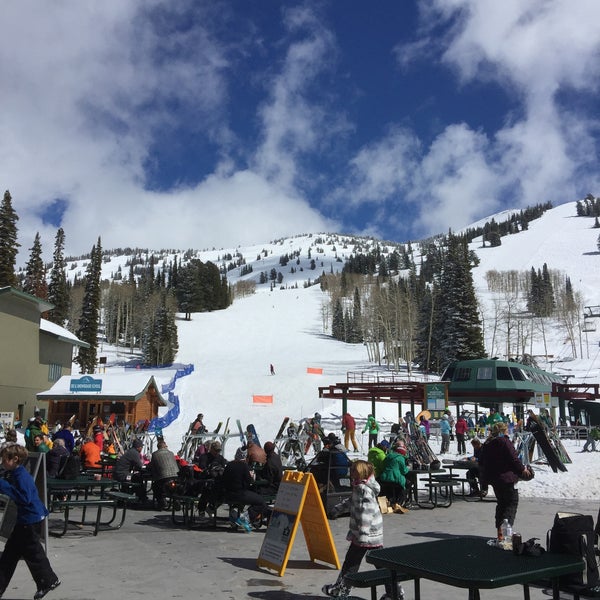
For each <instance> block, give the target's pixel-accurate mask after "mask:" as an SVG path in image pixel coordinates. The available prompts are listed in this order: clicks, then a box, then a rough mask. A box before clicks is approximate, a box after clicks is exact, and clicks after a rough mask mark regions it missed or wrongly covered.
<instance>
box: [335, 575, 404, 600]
mask: <svg viewBox="0 0 600 600" xmlns="http://www.w3.org/2000/svg"><path fill="white" fill-rule="evenodd" d="M411 579H413V577H412V576H411V575H406V574H405V573H396V581H410V580H411ZM344 581H345V582H346V583H347V584H348V586H349V587H357V588H371V600H377V586H379V585H385V584H386V583H390V584H391V583H392V574H391V572H390V570H389V569H370V570H369V571H359V572H358V573H350V574H349V575H346V576H345V577H344ZM351 597H352V596H349V598H351Z"/></svg>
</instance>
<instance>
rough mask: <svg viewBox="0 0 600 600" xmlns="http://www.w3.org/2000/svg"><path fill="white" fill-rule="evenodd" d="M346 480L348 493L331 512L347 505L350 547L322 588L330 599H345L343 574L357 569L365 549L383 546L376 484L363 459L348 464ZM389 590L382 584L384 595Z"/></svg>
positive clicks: (341, 510) (372, 472)
mask: <svg viewBox="0 0 600 600" xmlns="http://www.w3.org/2000/svg"><path fill="white" fill-rule="evenodd" d="M350 482H351V484H352V495H351V496H350V498H346V499H345V500H344V501H343V502H341V503H340V504H338V505H337V506H336V507H335V508H334V514H335V513H338V514H340V513H342V512H344V511H345V510H348V508H349V510H350V524H349V530H348V534H347V535H346V539H347V540H348V541H349V542H350V546H349V547H348V550H347V552H346V557H345V558H344V563H343V564H342V568H341V570H340V573H339V575H338V578H337V580H336V582H335V583H333V584H328V585H324V586H323V588H322V591H323V593H324V594H325V595H326V596H330V597H332V598H338V597H339V598H345V597H346V596H347V595H348V591H349V590H350V586H348V585H347V583H346V581H345V579H344V578H345V576H346V575H348V574H350V573H356V572H357V571H358V569H359V568H360V563H361V562H362V559H363V557H364V555H365V554H366V553H367V551H368V550H371V549H372V548H382V547H383V517H382V515H381V509H380V508H379V503H378V501H377V496H378V495H379V491H380V487H379V483H377V481H376V479H375V469H374V467H373V465H372V464H371V463H370V462H367V461H365V460H356V461H354V462H353V463H352V466H351V467H350ZM390 593H391V592H390V590H388V589H387V587H386V596H384V598H387V597H388V594H390ZM389 597H390V598H391V595H390V596H389ZM382 600H383V598H382Z"/></svg>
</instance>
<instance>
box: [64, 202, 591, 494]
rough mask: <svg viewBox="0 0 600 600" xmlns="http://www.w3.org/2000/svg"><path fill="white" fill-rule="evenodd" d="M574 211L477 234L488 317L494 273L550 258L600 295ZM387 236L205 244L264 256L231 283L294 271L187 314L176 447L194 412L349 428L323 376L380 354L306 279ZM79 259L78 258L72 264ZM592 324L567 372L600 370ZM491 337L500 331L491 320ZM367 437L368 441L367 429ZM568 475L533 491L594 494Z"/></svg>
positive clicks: (359, 405) (565, 208) (270, 424)
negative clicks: (344, 334) (523, 227)
mask: <svg viewBox="0 0 600 600" xmlns="http://www.w3.org/2000/svg"><path fill="white" fill-rule="evenodd" d="M574 215H575V205H574V203H571V204H566V205H562V206H560V207H557V208H555V209H552V210H550V211H548V212H547V213H545V214H544V215H543V216H542V217H541V218H540V219H538V220H536V221H532V222H531V223H530V226H529V227H530V228H529V230H528V231H524V232H521V233H519V234H516V235H512V236H507V237H503V238H502V245H501V246H499V247H495V248H490V247H486V248H482V247H481V242H480V241H479V242H478V241H477V240H475V241H474V242H473V243H472V244H471V247H472V248H473V249H474V250H475V251H476V252H477V254H478V256H479V257H480V260H481V263H480V265H479V266H478V267H477V268H476V269H475V271H474V281H475V284H476V288H477V293H478V295H479V297H480V299H481V301H482V308H483V312H484V314H485V315H486V322H488V321H487V319H489V318H491V317H490V315H491V314H492V313H493V311H494V299H493V298H492V296H491V295H490V294H489V292H488V291H487V285H486V282H485V273H486V272H487V271H488V270H494V269H495V270H508V269H518V270H523V271H526V270H529V269H530V268H531V267H535V268H536V269H537V268H541V267H542V265H543V263H544V262H546V263H547V264H548V267H549V268H550V269H558V270H561V271H564V272H565V274H568V275H569V276H570V278H571V280H572V282H573V285H574V287H575V289H576V290H580V291H581V293H582V295H583V298H584V303H585V304H586V305H589V304H596V303H600V297H598V296H597V295H596V294H597V290H599V289H600V287H599V283H600V281H599V277H600V274H599V269H598V268H597V265H596V262H597V261H599V260H600V256H598V255H597V252H596V250H597V248H596V238H597V237H598V236H597V231H596V230H594V229H592V228H591V227H592V225H593V219H586V218H582V217H575V216H574ZM376 244H379V245H380V246H381V247H384V248H385V249H386V251H392V250H393V248H395V247H400V246H394V245H392V244H383V243H381V242H378V241H377V240H358V239H356V238H350V237H344V236H334V235H331V236H326V235H325V234H323V235H321V236H318V235H313V236H310V235H306V236H297V237H294V238H290V239H286V240H280V241H275V242H270V243H265V244H258V245H255V246H252V247H247V248H235V249H229V250H228V249H221V250H207V251H201V252H198V253H197V254H196V256H197V257H199V258H200V259H201V260H203V261H206V260H212V261H214V262H215V263H216V264H223V263H224V262H228V260H229V259H228V258H224V257H226V256H227V257H228V256H229V254H231V256H232V257H235V256H236V255H237V256H238V258H239V257H240V256H241V257H242V258H243V260H244V261H245V264H246V265H252V267H253V270H252V273H251V274H250V275H246V276H242V275H241V274H240V270H241V268H240V267H236V268H235V269H232V270H230V271H228V278H229V281H230V282H231V283H235V282H236V281H237V280H239V279H240V278H242V277H248V276H249V277H252V278H254V279H255V280H257V277H258V274H259V273H260V272H261V271H269V270H270V269H272V268H275V269H277V270H282V271H285V276H284V279H283V281H282V285H281V286H280V285H276V286H271V285H270V284H263V285H257V287H256V293H255V294H253V295H251V296H248V297H244V298H236V300H235V301H234V303H233V305H232V306H231V307H230V308H228V309H227V310H222V311H214V312H210V313H209V312H207V313H196V314H194V315H193V316H192V320H191V321H184V320H183V319H181V320H179V321H178V330H179V352H178V356H177V361H178V363H181V364H192V365H193V366H194V371H193V373H191V374H190V375H187V376H185V377H182V378H180V379H178V380H177V382H176V385H175V389H174V393H175V394H176V395H177V396H178V398H179V402H180V407H181V413H180V416H179V418H178V419H177V420H176V421H175V422H174V423H172V424H171V425H169V426H168V427H166V428H165V430H164V435H165V438H166V440H167V442H168V444H169V446H170V447H171V448H172V449H173V450H175V451H177V450H178V449H179V447H180V445H181V440H182V437H183V435H184V433H185V431H187V428H188V425H189V423H190V422H191V421H193V419H194V418H195V416H196V414H197V413H199V412H202V413H203V414H204V415H205V418H204V422H205V424H206V425H207V426H208V427H209V428H210V429H212V428H214V427H215V426H216V425H217V423H218V422H219V421H223V422H225V421H226V420H227V419H228V418H229V419H230V428H231V430H232V433H235V432H236V426H235V420H236V419H240V420H241V421H242V423H243V424H244V425H246V424H248V423H254V424H255V426H256V428H257V430H258V433H259V436H260V438H261V442H264V441H267V440H268V439H272V438H273V436H274V434H275V432H276V431H277V429H278V428H279V425H280V423H281V420H282V419H283V417H285V416H289V417H290V418H291V419H292V420H294V421H296V422H297V421H298V420H300V419H301V418H306V417H310V416H312V415H313V414H314V412H315V411H318V412H319V413H321V415H322V416H323V424H324V428H325V430H326V431H338V430H339V415H340V412H341V406H340V405H339V403H336V402H333V401H329V400H327V401H325V400H322V399H319V397H318V387H319V386H325V385H331V384H334V383H337V382H343V381H346V375H347V372H348V371H356V370H371V369H377V368H378V367H377V366H375V365H373V364H370V363H369V362H368V357H367V353H366V348H365V346H363V345H362V344H344V343H341V342H338V341H335V340H333V339H332V338H331V337H330V336H329V322H328V321H329V319H328V318H325V317H324V308H323V307H324V305H325V304H326V303H327V302H328V296H327V295H326V294H324V293H322V292H321V290H320V288H319V286H312V285H311V286H309V287H305V283H306V282H307V281H308V280H309V279H310V280H311V281H312V282H314V279H315V278H316V277H318V276H319V275H320V274H321V273H322V272H323V271H325V272H327V273H328V272H330V271H331V270H333V271H334V272H336V271H337V270H341V268H342V266H343V261H344V260H345V259H346V258H347V257H348V256H349V255H350V254H351V253H352V251H353V250H354V249H355V248H357V247H360V248H361V250H362V251H363V252H368V251H369V249H370V248H372V247H375V245H376ZM309 249H310V255H311V257H312V258H313V259H315V260H316V263H317V265H318V266H317V267H316V268H315V269H314V270H311V269H310V260H311V259H309ZM296 251H298V252H299V256H298V258H299V259H300V262H299V264H296V262H295V261H296V260H297V259H296V258H294V259H291V260H290V262H289V264H288V265H287V267H285V268H283V267H281V265H280V263H279V259H280V256H282V255H284V254H286V253H288V254H291V253H293V252H296ZM174 255H175V253H170V254H164V255H162V256H161V257H160V261H159V266H160V265H161V264H163V262H164V261H167V262H168V260H172V257H173V256H174ZM188 255H189V251H188ZM181 256H183V253H182V254H181ZM127 260H128V257H124V256H120V257H112V258H110V260H108V261H107V262H105V264H104V270H103V274H104V276H106V277H110V276H111V273H113V274H114V273H115V272H117V269H118V267H119V266H121V270H122V272H123V275H124V276H125V275H126V274H127V271H126V267H125V263H126V262H127ZM233 260H235V259H234V258H233ZM83 262H84V261H78V265H77V267H76V268H77V269H79V268H83V266H82V263H83ZM164 264H167V263H164ZM292 264H293V266H295V267H296V270H295V272H294V273H291V272H290V269H291V266H292ZM74 270H75V269H73V268H72V267H71V272H72V271H74ZM488 324H489V322H488ZM484 326H486V323H484ZM561 335H562V337H561ZM587 335H588V344H589V354H590V356H591V358H589V359H588V358H587V357H586V350H587V348H586V349H584V352H583V356H584V358H583V359H582V358H577V359H575V360H571V361H569V362H564V363H554V364H553V365H549V366H550V367H554V369H555V370H559V368H562V369H563V370H564V371H563V372H565V373H566V372H569V373H570V374H574V375H576V377H581V378H584V377H586V376H587V377H591V376H596V373H598V369H599V368H600V362H599V361H597V360H596V359H597V357H598V351H597V347H598V341H599V337H598V336H599V334H598V333H591V334H587ZM534 337H535V341H534V346H535V349H534V352H533V353H534V354H538V355H539V354H542V353H543V350H542V348H543V342H542V336H541V335H537V334H536V335H535V336H534ZM545 337H546V343H547V345H548V354H551V355H553V356H554V357H556V358H558V357H562V358H567V356H566V355H565V340H564V339H563V338H564V332H563V333H561V332H560V328H557V330H556V331H554V330H553V329H552V328H549V329H548V330H547V331H545ZM486 339H487V340H488V341H489V332H488V329H487V326H486ZM592 349H593V350H592ZM102 354H105V355H107V356H108V368H109V369H123V368H124V367H123V365H124V364H125V363H127V362H128V361H129V360H131V359H132V358H134V357H132V356H131V355H130V354H129V353H128V352H123V350H121V351H119V353H117V352H115V351H114V349H111V348H108V347H103V348H102ZM569 358H570V357H569ZM270 364H273V365H274V368H275V375H270V373H269V365H270ZM309 367H312V368H319V369H322V370H323V371H322V374H320V375H315V374H312V373H309V372H307V368H309ZM567 369H568V370H567ZM152 372H153V374H154V375H155V376H156V377H157V380H158V381H159V382H161V383H163V384H167V383H168V382H169V381H171V380H172V378H173V375H174V371H173V370H172V369H166V370H153V371H152ZM255 394H256V395H266V396H272V397H273V403H272V404H254V403H253V401H252V399H253V395H255ZM370 408H371V407H370V403H366V402H350V403H349V410H350V412H351V413H352V414H353V415H355V416H356V417H357V419H358V422H359V427H360V428H362V424H363V423H364V421H365V419H366V417H367V415H368V414H369V412H370ZM377 411H378V413H377V414H378V417H379V419H380V420H381V421H382V422H383V423H384V428H383V429H384V431H388V430H389V429H388V427H389V425H390V424H391V423H392V422H395V421H396V419H397V408H396V407H395V406H393V405H388V404H383V405H382V406H378V408H377ZM164 412H165V409H162V412H161V414H163V413H164ZM359 431H360V429H359ZM359 439H360V436H359ZM362 442H363V444H364V445H365V448H366V435H365V436H364V437H363V439H362ZM238 443H239V441H238V440H237V438H234V439H232V440H230V441H229V443H228V445H227V447H226V456H227V457H231V456H232V455H233V453H234V452H235V448H236V446H237V445H238ZM435 449H436V450H437V448H435ZM577 457H578V464H581V465H585V464H587V463H585V462H582V461H585V460H587V459H588V458H589V457H592V458H593V455H577ZM580 457H581V458H580ZM570 471H571V472H573V473H575V472H578V468H577V469H576V467H575V466H572V467H570ZM556 477H557V476H556V475H553V474H549V475H548V478H549V479H547V478H545V477H544V474H543V473H541V474H539V476H538V477H536V480H535V483H534V484H531V485H529V486H528V490H529V492H528V493H531V494H539V495H549V496H552V497H556V496H559V495H566V496H565V497H582V495H581V494H584V495H585V493H586V492H584V491H583V487H585V486H582V485H581V481H579V480H578V479H576V478H575V479H569V481H572V483H569V484H567V483H566V482H565V481H566V480H565V481H563V482H562V484H561V486H562V487H561V490H560V491H559V490H557V489H556V479H555V478H556ZM565 477H566V476H563V479H565ZM588 488H589V485H588Z"/></svg>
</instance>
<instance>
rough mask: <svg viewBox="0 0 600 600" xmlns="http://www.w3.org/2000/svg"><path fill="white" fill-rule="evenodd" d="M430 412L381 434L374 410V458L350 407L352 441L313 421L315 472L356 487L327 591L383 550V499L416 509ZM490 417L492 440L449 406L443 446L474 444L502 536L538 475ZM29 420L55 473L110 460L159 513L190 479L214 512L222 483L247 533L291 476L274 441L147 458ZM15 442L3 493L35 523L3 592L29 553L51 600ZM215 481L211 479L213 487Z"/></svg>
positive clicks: (0, 485)
mask: <svg viewBox="0 0 600 600" xmlns="http://www.w3.org/2000/svg"><path fill="white" fill-rule="evenodd" d="M424 412H425V411H424ZM427 417H428V415H427V414H421V415H420V417H419V418H418V420H417V422H416V423H415V420H414V418H413V417H412V414H410V413H407V416H406V417H405V418H404V419H401V420H400V421H399V423H398V424H396V425H394V426H393V427H392V431H391V432H390V435H389V436H388V437H389V439H381V440H379V439H378V436H379V434H380V431H381V427H380V425H379V423H378V422H377V420H376V419H375V417H374V415H369V418H368V419H367V421H366V423H365V426H364V429H363V431H364V432H366V431H368V432H369V450H368V454H367V460H362V459H360V460H354V461H352V460H350V458H349V456H348V454H349V452H350V451H351V448H352V450H353V451H356V450H357V449H358V444H356V439H355V432H356V420H355V419H354V417H352V415H351V414H350V413H347V412H346V413H345V414H344V415H343V417H342V421H341V430H342V432H343V434H344V442H342V441H341V440H340V438H339V437H338V436H337V435H336V434H335V433H333V432H332V433H329V434H327V435H326V434H325V433H324V432H323V429H322V428H321V423H320V415H318V413H315V416H314V417H313V418H312V419H309V420H308V421H309V422H310V431H311V434H312V435H313V436H315V437H316V436H318V444H317V443H315V439H314V438H313V444H314V446H315V448H318V451H316V453H315V458H314V459H313V461H312V462H311V463H310V464H309V465H308V469H309V470H310V471H311V472H312V473H313V474H314V476H315V479H316V481H317V483H318V484H319V488H320V490H321V491H324V490H333V491H338V490H342V489H345V490H347V491H348V495H347V497H346V499H345V500H344V501H343V502H342V503H341V504H340V505H338V506H336V507H335V509H334V511H333V513H334V514H343V511H345V510H346V511H348V512H349V514H350V528H349V533H348V538H347V539H348V540H349V541H350V546H349V548H348V551H347V553H346V557H345V560H344V563H343V566H342V569H341V571H340V574H339V577H338V579H337V581H336V582H334V583H333V584H331V585H328V586H325V587H324V588H323V591H324V592H325V593H326V594H327V595H329V596H333V597H340V596H342V595H343V594H346V593H347V591H348V585H347V583H346V581H345V576H346V575H348V574H350V573H353V572H355V571H357V570H358V568H359V566H360V563H361V561H362V558H363V557H364V554H365V553H366V551H367V550H368V549H370V548H378V547H381V546H382V544H383V520H382V510H383V509H382V505H381V502H380V499H381V497H385V498H386V501H387V502H388V503H389V505H390V506H391V508H392V510H393V512H396V513H406V512H408V511H409V510H408V507H409V506H410V504H409V497H410V494H409V493H408V491H409V490H408V486H409V485H410V477H409V474H410V469H411V461H410V456H409V451H408V448H407V444H406V440H407V439H409V438H410V436H411V435H413V434H414V431H415V430H414V427H415V426H416V427H417V429H418V432H419V435H422V438H423V439H424V440H428V438H429V436H430V433H431V424H430V422H429V419H428V418H427ZM485 420H486V424H485V428H484V429H483V431H484V433H485V437H484V436H479V435H478V434H479V433H480V432H481V427H482V426H481V425H480V424H479V423H478V424H475V423H473V421H472V419H471V418H470V417H469V416H468V415H466V414H460V415H459V416H458V417H457V418H456V420H454V417H453V416H452V414H451V413H450V411H446V412H444V414H442V416H441V419H440V434H441V440H442V441H441V448H440V451H441V453H444V452H447V451H449V447H450V441H452V438H453V437H454V436H456V442H457V454H458V455H460V456H462V455H466V440H467V439H469V440H470V444H471V446H472V455H471V456H469V457H465V458H464V459H463V460H468V461H470V462H472V466H470V468H469V469H468V471H467V479H468V480H469V482H470V485H471V494H473V495H475V494H477V495H481V496H485V495H486V494H487V492H488V488H492V489H493V491H494V495H495V497H496V500H497V502H496V509H495V515H494V522H495V527H496V528H497V537H498V539H499V540H501V538H502V532H501V524H502V523H503V521H504V520H507V521H508V522H509V523H510V524H511V525H512V524H514V521H515V518H516V514H517V508H518V501H519V497H518V491H517V488H516V483H517V482H518V481H519V480H528V479H530V478H531V477H532V476H533V473H532V471H531V469H530V468H529V467H528V466H526V465H524V464H523V463H522V462H521V460H520V459H519V457H518V456H517V453H516V451H515V447H514V445H513V443H512V440H511V437H510V431H509V425H508V424H507V421H506V419H505V418H504V415H502V414H500V413H498V412H497V411H495V410H493V409H491V410H490V413H489V415H487V416H486V419H485ZM30 424H31V427H28V428H29V433H28V434H27V433H26V436H25V439H26V443H27V444H29V445H30V446H31V449H32V450H33V451H36V452H44V453H46V458H47V460H46V468H47V472H48V476H50V477H56V476H60V472H61V469H62V468H63V466H64V464H65V462H66V459H67V458H68V457H71V456H74V455H76V456H77V457H78V459H79V463H78V464H79V468H81V469H83V470H87V469H97V468H98V466H99V464H100V463H101V462H102V461H103V460H106V459H111V462H112V477H113V478H114V479H115V480H116V481H119V482H122V483H123V484H127V485H129V486H131V489H132V490H133V491H135V493H136V495H137V496H138V501H139V502H140V503H141V504H146V503H147V502H148V499H147V497H146V493H147V486H146V481H148V479H150V480H151V482H152V485H151V489H152V492H153V499H152V502H153V506H154V507H155V508H156V509H158V510H161V509H164V508H166V507H167V503H168V500H169V496H170V495H172V492H173V490H174V489H175V486H177V485H186V486H188V487H187V489H185V490H181V493H182V494H183V493H186V494H188V493H189V494H193V495H197V496H198V497H199V511H200V513H201V514H202V513H204V514H205V515H206V514H207V512H208V511H210V510H216V506H217V505H216V504H215V489H218V493H219V495H220V501H222V502H225V503H227V504H229V505H230V515H229V517H230V520H231V521H232V524H233V525H235V526H241V527H243V528H245V529H247V530H249V529H250V528H251V527H252V526H253V525H254V526H257V525H258V526H260V525H261V524H264V523H265V522H266V521H267V520H268V518H269V515H270V512H271V509H270V507H269V504H270V502H271V501H272V499H273V498H274V496H275V495H276V494H277V490H278V487H279V485H280V482H281V480H282V476H283V466H282V462H281V459H280V457H279V455H278V454H277V451H276V446H275V444H274V443H273V442H271V441H269V442H267V443H265V444H264V446H262V447H261V446H260V445H259V444H257V443H255V442H253V441H252V440H249V441H247V443H244V444H243V445H242V446H240V447H239V448H238V449H237V451H236V453H235V457H234V459H233V460H229V461H228V460H227V459H225V457H224V456H223V453H222V450H223V447H222V444H221V442H220V441H219V440H218V439H214V438H213V439H209V440H208V441H206V442H205V443H200V444H198V446H197V449H196V452H195V454H194V456H193V459H192V460H191V461H190V462H189V463H187V462H186V461H185V460H183V459H181V458H180V457H178V456H176V455H175V454H174V453H173V452H172V451H171V450H169V448H168V446H167V444H166V442H165V441H164V440H163V439H162V438H159V439H158V441H157V448H156V450H155V451H154V452H152V453H151V454H150V455H149V456H145V455H144V454H143V443H142V441H141V440H140V439H134V440H133V442H132V443H131V445H130V447H129V448H127V449H126V450H124V451H123V452H121V453H117V452H115V448H114V446H113V444H112V442H111V440H110V439H107V436H106V434H105V431H104V430H103V428H102V427H101V426H99V425H96V426H95V427H93V428H92V429H91V431H89V432H88V434H87V435H84V436H78V435H76V434H74V432H73V430H72V427H71V426H70V424H65V426H64V427H62V428H59V429H56V430H55V431H54V433H53V434H50V432H49V431H48V427H47V424H46V423H45V422H44V420H43V419H42V418H41V416H40V415H38V414H36V415H35V417H34V419H32V420H31V422H30ZM193 427H194V431H195V432H202V433H206V428H205V427H204V424H203V415H202V414H199V415H198V417H197V419H196V420H195V421H194V423H193ZM411 427H412V429H411ZM6 438H7V441H6V442H5V444H4V446H3V448H2V450H0V452H1V453H2V454H1V456H2V458H3V461H2V463H3V464H2V467H3V468H4V469H5V473H4V475H5V478H0V491H2V492H3V493H6V494H8V495H9V496H10V497H11V498H13V499H15V501H16V502H17V504H18V506H19V519H18V524H21V525H23V527H27V529H26V530H23V529H22V528H20V529H18V530H17V531H18V532H19V536H20V537H19V538H17V537H14V539H13V536H11V538H10V539H9V541H8V543H7V547H6V548H7V549H5V552H4V553H3V555H2V558H1V559H0V596H1V592H2V589H3V588H5V587H6V585H8V582H9V581H10V577H11V576H12V573H13V572H14V568H15V565H16V563H17V562H18V560H19V559H20V558H24V559H25V560H26V561H27V562H28V565H29V566H30V569H31V573H32V576H33V577H34V579H35V580H36V583H37V585H38V593H37V594H36V596H35V597H36V598H42V597H43V596H44V595H45V594H46V593H47V592H48V591H50V590H51V589H54V588H55V587H56V586H58V585H59V584H60V580H59V579H58V577H57V576H56V574H55V573H54V572H53V571H52V568H51V567H50V564H49V563H48V562H47V559H46V560H45V559H44V558H42V557H41V555H40V553H39V548H38V547H41V545H40V542H39V534H36V531H38V530H39V527H40V523H41V522H42V521H43V519H44V518H45V517H46V516H47V510H46V509H45V507H43V506H42V507H40V506H39V505H38V504H37V503H36V502H35V500H34V499H32V497H31V495H30V494H29V493H28V492H26V490H29V488H30V485H31V482H29V480H28V478H27V477H26V476H25V475H23V470H22V463H23V461H24V457H26V456H27V449H26V448H23V447H22V446H19V444H17V443H16V432H14V431H9V432H7V433H6ZM18 448H20V449H22V450H17V449H18ZM29 477H30V476H29ZM208 482H210V485H205V484H207V483H208ZM190 484H191V487H190ZM215 486H217V487H215ZM209 516H210V515H209ZM15 535H16V534H15ZM386 594H389V590H386Z"/></svg>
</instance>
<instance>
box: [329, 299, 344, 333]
mask: <svg viewBox="0 0 600 600" xmlns="http://www.w3.org/2000/svg"><path fill="white" fill-rule="evenodd" d="M331 335H332V336H333V338H334V339H336V340H342V341H343V340H344V338H345V328H344V309H343V308H342V301H341V300H340V299H339V298H337V299H336V301H335V304H334V305H333V317H332V320H331Z"/></svg>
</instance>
